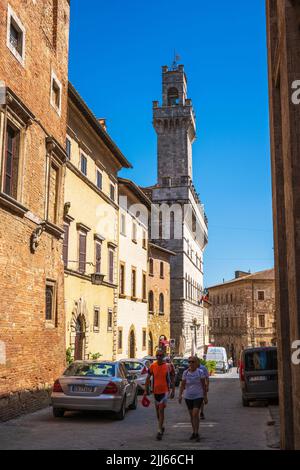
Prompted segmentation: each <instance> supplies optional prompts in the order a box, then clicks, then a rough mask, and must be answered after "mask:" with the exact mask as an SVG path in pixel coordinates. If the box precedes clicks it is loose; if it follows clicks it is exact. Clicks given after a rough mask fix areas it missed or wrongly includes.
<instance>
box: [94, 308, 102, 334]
mask: <svg viewBox="0 0 300 470" xmlns="http://www.w3.org/2000/svg"><path fill="white" fill-rule="evenodd" d="M93 312H94V316H93V332H94V333H99V332H100V324H101V323H100V315H101V309H100V307H99V306H98V305H95V306H94V309H93ZM96 312H98V324H97V325H96V324H95V318H96V315H95V314H96Z"/></svg>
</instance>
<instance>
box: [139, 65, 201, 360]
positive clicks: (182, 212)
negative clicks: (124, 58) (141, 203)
mask: <svg viewBox="0 0 300 470" xmlns="http://www.w3.org/2000/svg"><path fill="white" fill-rule="evenodd" d="M153 125H154V129H155V131H156V133H157V152H158V176H157V179H158V182H157V185H156V186H154V187H152V188H148V193H149V192H151V197H152V201H153V203H154V204H157V207H158V208H159V214H160V215H159V219H158V220H159V223H158V229H155V226H154V225H155V224H152V239H154V240H155V243H157V244H159V245H161V246H162V247H164V248H167V249H169V250H171V251H173V252H175V253H176V256H175V257H173V259H172V260H171V338H174V339H175V341H176V352H177V353H183V354H191V353H197V354H198V355H202V354H203V353H204V346H205V345H204V333H205V332H204V323H203V304H202V297H203V252H204V249H205V246H206V244H207V241H208V230H207V219H206V216H205V214H204V209H203V206H202V204H201V202H200V199H199V197H198V195H197V193H196V190H195V187H194V185H193V171H192V168H193V165H192V163H193V162H192V145H193V142H194V141H195V138H196V123H195V114H194V110H193V106H192V102H191V100H190V99H188V98H187V78H186V74H185V71H184V67H183V65H176V64H174V65H173V66H172V67H171V68H169V67H167V66H164V67H163V68H162V104H161V105H159V102H158V101H154V102H153ZM157 218H158V217H157Z"/></svg>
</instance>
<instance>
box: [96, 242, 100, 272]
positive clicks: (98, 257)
mask: <svg viewBox="0 0 300 470" xmlns="http://www.w3.org/2000/svg"><path fill="white" fill-rule="evenodd" d="M95 264H96V273H101V243H100V242H96V263H95Z"/></svg>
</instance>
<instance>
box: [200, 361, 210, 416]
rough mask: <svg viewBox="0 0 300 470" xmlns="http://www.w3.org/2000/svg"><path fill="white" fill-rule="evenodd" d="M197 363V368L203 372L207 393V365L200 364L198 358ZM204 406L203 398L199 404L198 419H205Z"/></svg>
mask: <svg viewBox="0 0 300 470" xmlns="http://www.w3.org/2000/svg"><path fill="white" fill-rule="evenodd" d="M198 364H199V369H200V370H201V371H202V372H203V374H204V377H205V381H206V392H207V394H208V392H209V372H208V369H207V367H206V366H205V365H203V364H201V362H200V360H199V361H198ZM204 407H205V403H204V400H203V402H202V405H201V409H200V419H201V420H204V419H205V414H204Z"/></svg>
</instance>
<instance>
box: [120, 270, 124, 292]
mask: <svg viewBox="0 0 300 470" xmlns="http://www.w3.org/2000/svg"><path fill="white" fill-rule="evenodd" d="M120 294H121V295H125V265H124V264H120Z"/></svg>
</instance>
